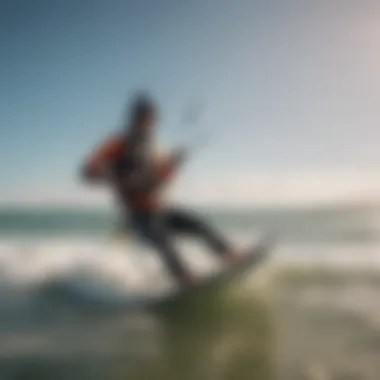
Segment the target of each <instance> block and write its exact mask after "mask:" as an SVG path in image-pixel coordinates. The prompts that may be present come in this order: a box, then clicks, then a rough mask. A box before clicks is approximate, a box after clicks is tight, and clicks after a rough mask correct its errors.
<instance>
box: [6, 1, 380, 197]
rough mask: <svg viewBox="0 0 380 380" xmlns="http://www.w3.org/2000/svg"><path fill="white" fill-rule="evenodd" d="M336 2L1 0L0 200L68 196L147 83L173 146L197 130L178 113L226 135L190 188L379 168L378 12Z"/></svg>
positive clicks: (192, 175) (191, 176) (199, 164)
mask: <svg viewBox="0 0 380 380" xmlns="http://www.w3.org/2000/svg"><path fill="white" fill-rule="evenodd" d="M333 3H334V4H333V5H332V4H331V2H330V1H325V0H318V1H308V2H303V1H291V0H289V1H283V0H277V1H276V0H272V1H263V0H262V1H254V0H247V1H244V0H234V1H231V0H193V1H180V0H173V1H172V0H170V1H169V0H161V1H154V0H135V1H127V0H124V1H123V0H119V1H116V0H107V1H106V0H102V1H100V0H91V1H90V0H79V1H74V0H66V1H64V0H54V1H50V0H34V1H27V0H23V1H21V0H12V1H11V0H5V1H2V2H1V4H0V83H1V86H0V133H1V138H0V172H1V174H2V179H1V190H0V198H1V199H0V201H3V202H4V201H5V202H6V201H7V200H8V199H14V198H12V196H13V197H16V198H17V197H20V199H22V198H23V197H24V195H25V197H26V198H27V195H28V192H30V191H32V190H33V191H38V192H45V191H46V192H47V193H48V192H49V191H54V190H51V189H55V188H61V189H65V191H68V192H70V191H71V190H70V189H71V188H73V189H74V187H73V186H74V184H75V175H76V167H77V163H78V162H79V161H80V159H81V158H82V157H83V156H84V155H86V153H87V152H88V149H89V148H91V147H92V145H93V144H94V143H96V142H97V141H99V139H101V138H102V137H104V136H105V135H106V134H107V133H108V132H110V131H112V129H114V128H116V127H117V126H118V124H119V123H120V118H121V116H122V112H123V107H124V104H125V102H126V100H127V99H128V96H129V94H130V93H131V92H132V91H134V90H135V89H140V88H142V89H148V90H150V91H151V93H152V94H153V95H154V96H155V97H156V98H157V100H158V102H159V103H160V105H161V107H162V120H161V123H160V131H161V133H162V137H163V139H164V140H165V141H167V142H173V141H178V140H181V139H184V138H186V135H189V134H191V133H190V131H186V128H184V126H181V125H180V119H181V114H182V112H183V110H184V108H186V106H187V105H188V104H189V102H191V101H192V100H193V99H194V98H195V99H200V100H201V101H202V102H204V106H205V108H204V112H203V114H202V116H201V119H200V121H199V123H198V125H197V126H194V128H197V129H198V130H199V131H201V130H206V129H209V130H213V131H216V132H217V135H218V138H217V139H216V140H215V142H214V143H213V144H212V146H210V149H209V150H208V151H207V152H204V153H202V154H201V155H200V156H199V157H198V158H197V159H196V160H195V161H194V162H193V164H192V165H191V166H190V167H189V169H188V172H187V174H186V175H187V177H186V178H187V180H188V181H191V182H192V183H194V182H195V183H196V182H197V181H198V182H199V183H200V182H201V181H202V180H203V181H204V180H205V179H206V178H208V177H209V176H211V175H213V174H215V173H219V174H218V175H219V176H220V175H221V172H224V173H225V176H229V175H231V173H236V172H239V173H243V174H240V177H246V176H247V175H252V176H254V175H255V173H256V172H260V173H274V175H275V173H279V172H283V171H288V172H291V173H297V172H300V173H305V172H319V173H323V172H324V171H331V170H332V169H334V170H337V171H338V172H339V171H340V170H341V168H345V170H349V171H353V172H354V171H356V172H357V171H359V170H360V171H369V170H371V171H374V170H376V169H377V168H378V167H379V165H378V157H379V155H378V146H377V143H378V141H379V138H380V132H379V131H380V129H379V121H380V108H379V107H378V99H379V98H380V71H379V70H380V69H379V67H380V53H379V51H380V5H376V4H375V2H372V3H371V4H370V3H369V2H363V3H362V2H344V1H336V2H333ZM365 3H366V4H365ZM193 134H195V132H194V131H193ZM347 168H348V169H347ZM236 178H237V177H236ZM236 180H237V181H238V178H237V179H236ZM52 184H54V185H55V186H56V187H54V186H53V185H52ZM45 189H46V190H45ZM49 189H50V190H49ZM15 194H16V195H15ZM62 197H63V196H62Z"/></svg>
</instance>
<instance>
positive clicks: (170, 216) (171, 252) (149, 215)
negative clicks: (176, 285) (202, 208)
mask: <svg viewBox="0 0 380 380" xmlns="http://www.w3.org/2000/svg"><path fill="white" fill-rule="evenodd" d="M130 221H131V223H132V227H133V228H134V230H135V231H136V232H137V234H138V235H139V236H140V237H141V238H142V239H144V240H145V241H146V242H147V243H149V244H151V245H152V246H153V247H154V248H155V249H156V250H157V251H158V253H159V254H160V255H161V257H162V258H163V260H164V261H165V263H166V265H167V267H168V268H169V270H170V272H171V274H172V275H174V276H175V277H176V278H177V279H179V280H180V281H182V280H184V279H186V278H187V270H186V268H185V267H184V265H183V264H182V262H181V259H180V258H179V254H178V252H177V250H176V247H175V245H174V241H173V238H174V235H175V234H186V235H190V236H193V237H196V238H199V239H201V240H202V241H203V242H205V243H206V244H207V245H208V247H209V248H210V249H211V250H212V251H213V252H214V253H215V254H217V255H219V256H221V257H223V256H224V255H226V254H228V252H229V250H230V246H229V243H228V242H227V241H226V240H225V239H224V238H223V237H222V236H220V235H219V233H218V232H217V231H215V230H214V229H212V228H211V227H210V226H209V225H208V224H207V223H205V222H204V221H203V220H202V219H201V218H199V217H198V216H196V215H195V214H194V213H191V212H188V211H185V210H180V209H164V210H160V211H149V212H144V213H135V214H132V215H131V219H130Z"/></svg>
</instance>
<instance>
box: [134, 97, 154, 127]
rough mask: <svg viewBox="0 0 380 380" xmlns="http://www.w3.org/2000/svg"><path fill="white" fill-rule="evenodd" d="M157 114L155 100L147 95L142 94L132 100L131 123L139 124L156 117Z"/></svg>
mask: <svg viewBox="0 0 380 380" xmlns="http://www.w3.org/2000/svg"><path fill="white" fill-rule="evenodd" d="M156 112H157V106H156V104H155V102H154V100H153V99H152V98H151V97H150V96H149V95H148V94H146V93H140V94H138V95H137V96H135V97H134V98H133V99H132V104H131V110H130V113H131V121H132V122H133V123H135V122H139V121H141V120H143V119H144V118H146V117H149V116H154V115H155V114H156Z"/></svg>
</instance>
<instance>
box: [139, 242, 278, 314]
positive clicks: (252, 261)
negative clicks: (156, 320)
mask: <svg viewBox="0 0 380 380" xmlns="http://www.w3.org/2000/svg"><path fill="white" fill-rule="evenodd" d="M272 245H273V244H272V240H271V239H263V240H262V241H260V242H258V243H255V244H253V245H251V246H250V247H248V248H247V249H245V250H244V253H243V254H242V257H241V258H240V259H239V260H238V262H236V263H235V264H233V265H230V266H227V267H225V268H223V269H222V270H219V271H217V272H216V273H214V274H213V275H211V276H209V277H206V278H204V279H202V280H200V281H199V282H198V283H197V284H196V285H194V286H191V287H188V288H180V289H179V290H177V291H174V292H172V293H170V294H166V295H162V296H159V297H157V298H155V299H150V302H148V304H147V305H146V306H150V307H159V306H164V305H165V304H171V303H175V302H176V301H181V300H185V299H186V298H187V297H189V296H195V295H196V293H204V292H207V291H209V290H211V289H216V288H218V287H221V286H224V285H228V284H229V283H231V282H232V281H233V280H235V279H237V278H240V277H241V276H242V275H244V274H245V273H247V272H248V271H250V270H252V269H254V268H255V267H256V266H258V265H259V264H261V263H262V262H263V261H264V260H265V259H266V258H267V257H268V256H269V253H270V250H271V248H272Z"/></svg>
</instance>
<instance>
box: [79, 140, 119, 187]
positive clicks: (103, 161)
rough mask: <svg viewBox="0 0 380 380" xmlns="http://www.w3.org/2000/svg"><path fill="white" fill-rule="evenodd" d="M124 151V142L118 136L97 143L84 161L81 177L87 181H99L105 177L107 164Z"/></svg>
mask: <svg viewBox="0 0 380 380" xmlns="http://www.w3.org/2000/svg"><path fill="white" fill-rule="evenodd" d="M124 151H125V143H124V141H123V139H121V138H120V137H119V136H112V137H110V138H108V139H107V140H106V141H105V142H104V143H103V144H101V145H99V146H98V147H97V148H95V149H94V151H93V152H92V153H91V154H90V156H89V157H88V158H87V160H86V161H85V162H84V165H83V167H82V171H81V177H82V178H83V179H84V180H85V181H87V182H101V181H103V180H105V179H106V178H107V169H108V167H109V164H110V163H112V162H113V161H114V160H115V159H117V158H118V157H120V155H121V154H123V152H124Z"/></svg>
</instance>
